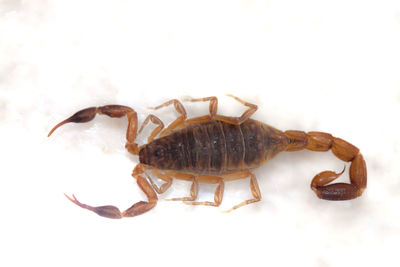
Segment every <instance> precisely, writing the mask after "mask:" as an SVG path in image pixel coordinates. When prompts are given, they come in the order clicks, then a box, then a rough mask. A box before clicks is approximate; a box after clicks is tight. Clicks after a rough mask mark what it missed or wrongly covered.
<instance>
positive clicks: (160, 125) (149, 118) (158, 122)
mask: <svg viewBox="0 0 400 267" xmlns="http://www.w3.org/2000/svg"><path fill="white" fill-rule="evenodd" d="M149 121H151V122H152V123H154V124H156V125H158V126H157V127H156V128H155V129H154V130H153V131H152V132H151V134H150V136H149V137H148V138H147V142H148V143H150V142H151V141H153V139H154V137H156V136H157V134H159V133H160V132H161V130H162V129H163V128H164V123H163V122H162V121H161V120H160V119H159V118H158V117H156V116H154V115H152V114H150V115H149V116H147V117H146V119H145V120H144V121H143V123H142V126H141V127H140V129H139V132H138V134H140V133H141V132H142V131H143V128H144V127H145V126H146V125H147V124H148V123H149Z"/></svg>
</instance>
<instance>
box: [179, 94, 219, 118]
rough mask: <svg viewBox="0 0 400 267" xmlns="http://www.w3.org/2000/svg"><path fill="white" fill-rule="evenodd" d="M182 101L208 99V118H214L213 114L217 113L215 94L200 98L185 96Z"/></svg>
mask: <svg viewBox="0 0 400 267" xmlns="http://www.w3.org/2000/svg"><path fill="white" fill-rule="evenodd" d="M183 101H187V102H206V101H210V105H209V108H208V109H209V110H210V115H209V118H210V120H214V118H215V115H217V110H218V98H217V97H215V96H209V97H202V98H185V99H184V100H183Z"/></svg>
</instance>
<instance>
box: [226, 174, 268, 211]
mask: <svg viewBox="0 0 400 267" xmlns="http://www.w3.org/2000/svg"><path fill="white" fill-rule="evenodd" d="M230 175H231V176H232V177H230V179H232V180H233V179H237V176H239V177H249V176H250V189H251V194H252V195H253V198H251V199H248V200H245V201H243V202H242V203H239V204H238V205H235V206H233V207H232V208H230V209H229V210H226V211H224V212H226V213H228V212H231V211H233V210H235V209H238V208H240V207H243V206H246V205H248V204H251V203H254V202H258V201H260V200H261V192H260V187H259V186H258V182H257V179H256V176H255V175H254V173H252V172H250V171H241V172H236V173H232V174H230ZM235 176H236V177H235Z"/></svg>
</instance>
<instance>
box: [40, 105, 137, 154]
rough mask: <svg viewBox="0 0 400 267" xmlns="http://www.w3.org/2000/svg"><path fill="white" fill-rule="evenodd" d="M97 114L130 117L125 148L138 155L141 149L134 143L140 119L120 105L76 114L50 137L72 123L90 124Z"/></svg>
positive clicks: (90, 109) (88, 109)
mask: <svg viewBox="0 0 400 267" xmlns="http://www.w3.org/2000/svg"><path fill="white" fill-rule="evenodd" d="M96 114H102V115H107V116H109V117H112V118H121V117H123V116H127V117H128V128H127V130H126V140H127V143H126V145H125V147H126V148H127V149H128V150H129V152H131V153H133V154H138V153H139V149H138V145H137V144H136V143H135V142H134V141H135V139H136V133H137V126H138V119H137V114H136V112H135V111H134V110H133V109H132V108H130V107H127V106H120V105H107V106H102V107H90V108H86V109H83V110H81V111H78V112H76V113H75V114H74V115H72V116H71V117H69V118H68V119H66V120H64V121H62V122H60V123H58V124H57V125H56V126H54V128H53V129H52V130H51V131H50V132H49V134H48V136H50V135H51V134H52V133H53V132H54V131H55V130H56V129H57V128H58V127H60V126H62V125H64V124H66V123H70V122H75V123H81V122H88V121H91V120H93V119H94V117H95V116H96Z"/></svg>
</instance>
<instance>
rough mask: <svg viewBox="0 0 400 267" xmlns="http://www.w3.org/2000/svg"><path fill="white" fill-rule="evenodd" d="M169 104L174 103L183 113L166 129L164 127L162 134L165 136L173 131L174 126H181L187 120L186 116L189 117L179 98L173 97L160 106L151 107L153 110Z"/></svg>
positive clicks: (179, 111)
mask: <svg viewBox="0 0 400 267" xmlns="http://www.w3.org/2000/svg"><path fill="white" fill-rule="evenodd" d="M169 105H174V108H175V110H176V111H177V112H178V113H179V114H181V115H180V116H179V117H178V118H177V119H176V120H174V121H173V122H171V124H170V125H168V127H167V128H166V129H164V131H162V132H161V134H160V136H165V135H168V134H170V133H171V132H172V130H173V129H174V128H176V127H177V126H179V125H180V124H182V123H183V122H184V121H185V120H186V117H187V115H186V110H185V108H184V107H183V105H182V103H181V102H179V100H177V99H172V100H169V101H167V102H165V103H164V104H161V105H159V106H156V107H149V108H150V109H153V110H157V109H160V108H163V107H166V106H169Z"/></svg>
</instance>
